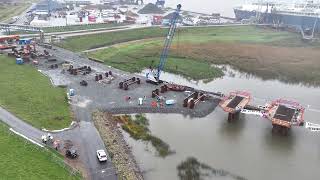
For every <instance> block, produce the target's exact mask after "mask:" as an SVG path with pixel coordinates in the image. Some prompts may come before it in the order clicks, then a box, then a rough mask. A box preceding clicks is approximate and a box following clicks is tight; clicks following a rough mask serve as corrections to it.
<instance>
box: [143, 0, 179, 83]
mask: <svg viewBox="0 0 320 180" xmlns="http://www.w3.org/2000/svg"><path fill="white" fill-rule="evenodd" d="M180 11H181V4H178V5H177V9H176V11H175V12H174V15H173V17H172V19H171V22H170V27H169V31H168V33H167V36H166V39H165V43H164V47H163V50H162V53H161V56H160V63H159V65H158V67H157V69H153V68H152V67H150V72H148V73H147V74H146V76H147V82H148V83H152V84H160V83H162V81H161V80H160V74H161V72H162V71H163V69H164V66H165V64H166V61H167V58H168V54H169V49H170V46H171V44H172V40H173V37H174V34H175V32H176V29H177V21H178V19H179V16H180Z"/></svg>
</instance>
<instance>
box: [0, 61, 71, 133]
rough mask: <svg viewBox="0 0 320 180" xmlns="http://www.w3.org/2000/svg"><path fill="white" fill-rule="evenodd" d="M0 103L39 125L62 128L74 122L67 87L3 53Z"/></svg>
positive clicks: (24, 118)
mask: <svg viewBox="0 0 320 180" xmlns="http://www.w3.org/2000/svg"><path fill="white" fill-rule="evenodd" d="M0 87H1V88H0V106H2V107H4V108H6V109H7V110H9V111H10V112H12V113H14V114H16V115H17V116H18V117H20V118H22V119H23V120H25V121H26V122H28V123H30V124H31V125H33V126H35V127H37V128H46V129H62V128H65V127H68V126H69V125H70V123H71V113H70V109H69V105H68V102H67V100H66V93H65V92H66V91H65V89H64V88H58V87H53V86H52V85H51V82H50V80H49V79H48V78H47V77H45V76H44V75H42V74H41V73H39V72H38V71H37V70H36V69H35V68H33V67H32V66H30V65H27V64H26V65H16V64H15V60H14V59H13V58H9V57H7V56H5V55H0Z"/></svg>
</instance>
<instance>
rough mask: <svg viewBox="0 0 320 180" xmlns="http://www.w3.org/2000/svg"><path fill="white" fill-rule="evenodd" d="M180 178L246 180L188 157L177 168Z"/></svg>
mask: <svg viewBox="0 0 320 180" xmlns="http://www.w3.org/2000/svg"><path fill="white" fill-rule="evenodd" d="M177 170H178V176H179V178H180V179H181V180H189V179H192V180H201V179H208V178H210V179H212V178H213V177H217V178H221V177H228V179H233V180H246V178H245V177H242V176H238V175H235V174H233V173H230V172H228V171H226V170H224V169H216V168H213V167H211V166H209V165H207V164H204V163H201V162H199V161H198V160H197V159H196V158H194V157H188V158H187V159H186V160H185V161H183V162H181V163H180V164H179V165H178V166H177Z"/></svg>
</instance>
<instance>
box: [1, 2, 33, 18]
mask: <svg viewBox="0 0 320 180" xmlns="http://www.w3.org/2000/svg"><path fill="white" fill-rule="evenodd" d="M36 1H37V0H27V1H21V2H19V3H17V4H16V5H0V22H3V21H9V20H10V18H12V17H14V16H18V15H20V14H21V13H22V12H23V11H25V10H26V9H27V8H29V7H30V6H31V4H32V2H36Z"/></svg>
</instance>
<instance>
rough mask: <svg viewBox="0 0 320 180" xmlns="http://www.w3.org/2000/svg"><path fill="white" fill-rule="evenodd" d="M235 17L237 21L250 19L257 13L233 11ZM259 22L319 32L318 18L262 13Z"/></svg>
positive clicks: (319, 22)
mask: <svg viewBox="0 0 320 180" xmlns="http://www.w3.org/2000/svg"><path fill="white" fill-rule="evenodd" d="M234 14H235V17H236V19H237V20H238V21H241V20H243V19H250V17H252V16H253V17H255V16H256V15H257V12H255V11H245V10H239V9H234ZM260 17H261V21H262V22H263V23H270V24H283V25H289V26H294V27H297V28H300V27H302V28H303V29H306V28H310V29H313V27H314V26H315V29H316V30H317V31H320V18H319V17H311V16H298V15H290V14H277V13H262V14H261V15H260Z"/></svg>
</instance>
